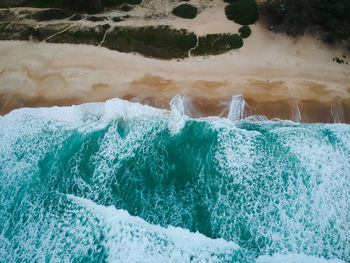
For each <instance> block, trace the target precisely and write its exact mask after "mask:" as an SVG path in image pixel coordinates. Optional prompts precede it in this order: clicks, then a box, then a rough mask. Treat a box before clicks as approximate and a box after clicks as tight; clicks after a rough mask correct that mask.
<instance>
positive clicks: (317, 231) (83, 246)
mask: <svg viewBox="0 0 350 263" xmlns="http://www.w3.org/2000/svg"><path fill="white" fill-rule="evenodd" d="M240 101H241V102H240ZM242 103H243V102H242V100H241V98H240V97H235V99H234V100H233V102H232V103H231V108H230V112H229V115H228V116H229V118H222V117H205V118H190V117H188V116H186V115H185V112H186V110H185V109H184V108H183V105H182V104H181V100H179V98H177V99H175V98H174V100H173V101H172V104H171V108H172V110H171V111H168V110H162V109H157V108H152V107H150V106H146V105H141V104H138V103H133V102H128V101H124V100H120V99H113V100H109V101H107V102H104V103H90V104H83V105H79V106H72V107H52V108H36V109H34V108H33V109H29V108H22V109H18V110H14V111H12V112H10V113H9V114H7V115H5V116H2V117H0V201H1V202H0V261H1V262H248V263H250V262H257V263H268V262H272V263H273V262H287V263H292V262H293V263H297V262H305V263H309V262H312V263H316V262H317V263H326V262H327V263H331V262H332V263H335V262H337V263H339V262H350V126H349V125H347V124H318V123H313V124H307V123H297V122H292V121H283V120H278V119H274V120H267V119H266V118H264V117H262V116H256V117H249V118H244V117H243V116H242V111H243V109H242Z"/></svg>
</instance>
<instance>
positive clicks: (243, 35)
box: [238, 26, 252, 38]
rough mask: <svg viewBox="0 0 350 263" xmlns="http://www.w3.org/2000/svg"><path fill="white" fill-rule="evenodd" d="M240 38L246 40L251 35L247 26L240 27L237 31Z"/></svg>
mask: <svg viewBox="0 0 350 263" xmlns="http://www.w3.org/2000/svg"><path fill="white" fill-rule="evenodd" d="M238 32H239V34H240V36H241V38H247V37H249V36H250V34H251V33H252V31H251V30H250V27H249V26H242V27H241V28H240V29H239V30H238Z"/></svg>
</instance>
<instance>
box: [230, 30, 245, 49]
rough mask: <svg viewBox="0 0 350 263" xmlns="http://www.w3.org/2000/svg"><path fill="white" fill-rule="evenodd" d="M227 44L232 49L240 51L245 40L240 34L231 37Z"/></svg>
mask: <svg viewBox="0 0 350 263" xmlns="http://www.w3.org/2000/svg"><path fill="white" fill-rule="evenodd" d="M227 42H228V44H229V45H230V47H231V48H232V49H238V48H241V47H242V46H243V39H242V38H241V37H240V36H239V35H238V34H233V35H230V36H229V37H228V40H227Z"/></svg>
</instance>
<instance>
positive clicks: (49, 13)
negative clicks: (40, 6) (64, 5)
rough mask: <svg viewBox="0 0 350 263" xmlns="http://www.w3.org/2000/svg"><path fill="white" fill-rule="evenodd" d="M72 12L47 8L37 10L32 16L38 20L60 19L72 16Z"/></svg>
mask: <svg viewBox="0 0 350 263" xmlns="http://www.w3.org/2000/svg"><path fill="white" fill-rule="evenodd" d="M72 15H73V13H72V12H70V11H67V10H64V9H45V10H41V11H38V12H35V13H34V14H33V15H32V18H33V19H34V20H36V21H49V20H60V19H65V18H68V17H71V16H72Z"/></svg>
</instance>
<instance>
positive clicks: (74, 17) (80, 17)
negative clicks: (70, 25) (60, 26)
mask: <svg viewBox="0 0 350 263" xmlns="http://www.w3.org/2000/svg"><path fill="white" fill-rule="evenodd" d="M83 18H84V17H83V16H82V15H80V14H74V15H73V16H72V17H71V18H69V20H70V21H78V20H81V19H83Z"/></svg>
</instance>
